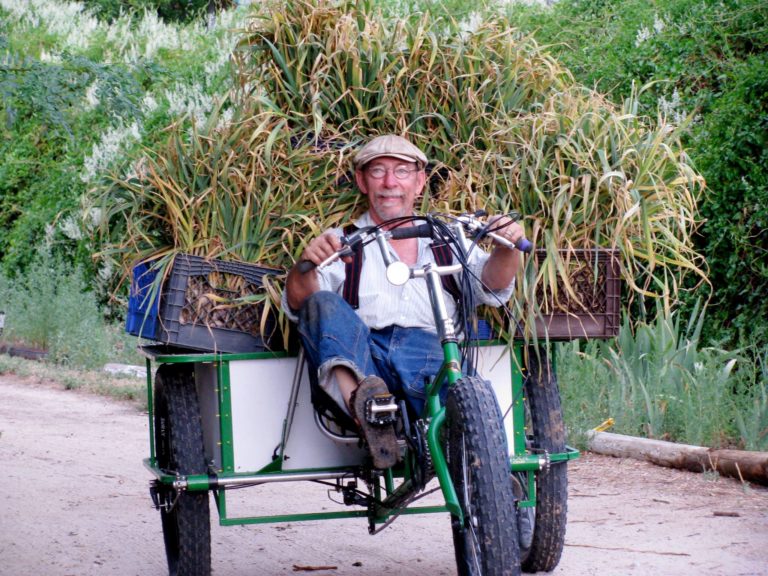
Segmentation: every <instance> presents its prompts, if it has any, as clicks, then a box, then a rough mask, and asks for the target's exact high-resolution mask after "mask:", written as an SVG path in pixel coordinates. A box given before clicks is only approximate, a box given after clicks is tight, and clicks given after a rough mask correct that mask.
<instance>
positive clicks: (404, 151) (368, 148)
mask: <svg viewBox="0 0 768 576" xmlns="http://www.w3.org/2000/svg"><path fill="white" fill-rule="evenodd" d="M382 156H391V157H392V158H399V159H400V160H405V161H406V162H416V163H417V164H418V165H419V168H425V167H426V166H427V156H426V155H425V154H424V152H422V151H421V150H419V149H418V148H417V147H416V146H414V145H413V144H411V143H410V142H408V140H406V139H405V138H403V137H402V136H397V135H396V134H387V135H385V136H377V137H376V138H374V139H373V140H371V141H370V142H368V144H366V145H365V146H363V147H362V148H360V150H359V152H358V153H357V154H356V155H355V158H354V160H353V163H354V165H355V167H356V168H362V167H363V166H365V165H366V164H368V162H370V161H371V160H374V159H376V158H381V157H382Z"/></svg>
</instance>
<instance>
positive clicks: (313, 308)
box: [299, 291, 377, 412]
mask: <svg viewBox="0 0 768 576" xmlns="http://www.w3.org/2000/svg"><path fill="white" fill-rule="evenodd" d="M299 334H300V336H301V340H302V344H303V346H304V351H305V353H306V355H307V359H308V361H309V365H310V367H311V368H313V369H315V370H316V371H317V377H318V384H319V385H320V387H321V388H322V389H323V390H325V392H326V393H327V394H328V395H329V396H330V397H331V398H333V400H334V401H336V402H337V403H338V404H339V405H340V406H341V407H342V409H344V410H345V411H347V412H348V411H349V400H350V397H351V395H352V393H353V392H354V390H355V389H356V388H357V386H358V383H359V382H360V381H361V380H362V379H363V378H364V377H365V376H368V375H372V374H377V372H376V367H375V366H374V364H373V362H372V360H371V352H370V343H369V337H370V331H369V330H368V327H367V326H366V325H365V324H363V322H362V321H361V320H360V318H359V317H358V315H357V314H356V313H355V311H354V310H353V309H352V308H351V307H350V306H349V304H347V303H346V302H345V301H344V299H343V298H341V296H339V295H338V294H335V293H333V292H324V291H321V292H316V293H315V294H313V295H312V296H310V297H309V298H308V299H307V301H306V302H305V303H304V306H303V307H302V309H301V312H300V314H299Z"/></svg>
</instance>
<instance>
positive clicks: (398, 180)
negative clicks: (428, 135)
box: [355, 156, 427, 224]
mask: <svg viewBox="0 0 768 576" xmlns="http://www.w3.org/2000/svg"><path fill="white" fill-rule="evenodd" d="M355 180H356V182H357V186H358V187H359V188H360V191H361V192H362V193H363V194H365V195H366V196H368V203H369V205H370V208H371V215H372V217H373V221H374V222H376V224H381V223H382V222H384V221H385V220H390V219H392V218H399V217H402V216H411V215H412V214H413V208H414V206H415V205H416V198H418V197H419V195H420V194H421V191H422V189H423V188H424V183H425V182H426V180H427V175H426V173H425V172H424V170H422V169H420V168H419V167H418V165H417V164H416V163H415V162H406V161H404V160H400V159H398V158H392V157H388V156H383V157H381V158H376V159H375V160H371V161H370V162H368V164H366V165H365V166H363V168H362V169H359V170H356V171H355Z"/></svg>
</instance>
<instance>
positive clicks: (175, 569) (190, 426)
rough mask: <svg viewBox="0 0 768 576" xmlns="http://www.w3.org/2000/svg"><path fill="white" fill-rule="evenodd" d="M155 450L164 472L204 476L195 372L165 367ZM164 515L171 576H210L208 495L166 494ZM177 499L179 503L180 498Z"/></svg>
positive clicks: (160, 373) (160, 374) (158, 386)
mask: <svg viewBox="0 0 768 576" xmlns="http://www.w3.org/2000/svg"><path fill="white" fill-rule="evenodd" d="M154 408H155V449H156V455H157V462H158V465H159V466H160V468H161V469H162V470H165V471H169V472H171V473H178V474H181V475H190V474H205V473H206V472H207V466H206V462H205V450H204V447H203V430H202V421H201V419H200V405H199V401H198V397H197V391H196V389H195V376H194V367H193V366H191V365H182V364H177V365H173V364H165V365H162V366H160V368H159V369H158V370H157V375H156V377H155V406H154ZM166 490H167V492H166V494H165V498H164V501H165V502H173V501H174V499H175V504H174V506H173V508H172V509H171V510H170V511H169V510H164V509H163V510H161V512H160V515H161V520H162V525H163V538H164V540H165V552H166V556H167V558H168V572H169V574H170V576H210V574H211V532H210V530H211V518H210V509H209V498H208V492H188V491H186V490H185V491H182V492H181V493H177V492H176V491H175V490H173V489H172V488H167V489H166ZM177 496H178V498H177Z"/></svg>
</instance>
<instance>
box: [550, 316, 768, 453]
mask: <svg viewBox="0 0 768 576" xmlns="http://www.w3.org/2000/svg"><path fill="white" fill-rule="evenodd" d="M703 321H704V312H703V311H701V312H700V311H699V310H695V311H694V313H693V314H692V317H691V320H690V321H689V323H688V324H687V325H685V326H684V325H683V324H682V323H681V322H680V318H679V315H677V314H668V313H664V312H663V311H662V310H659V313H658V314H657V317H656V319H655V320H654V321H653V322H651V323H650V324H646V323H638V324H637V325H636V326H635V327H634V328H632V327H631V326H630V325H629V323H628V322H625V323H624V325H623V326H622V328H621V332H620V334H619V336H618V338H617V339H616V341H615V343H613V344H612V345H609V344H608V343H604V342H589V343H587V344H586V345H584V344H582V343H580V342H570V343H567V344H561V345H560V347H559V350H558V356H557V358H558V377H559V381H560V384H561V391H562V394H563V399H564V410H565V416H566V421H567V422H568V425H569V427H570V428H571V429H572V431H575V432H576V435H577V437H578V436H579V435H582V436H583V435H584V434H585V432H586V431H587V430H589V429H591V428H593V427H595V426H597V425H598V424H600V423H601V422H603V421H604V420H606V419H608V418H609V417H612V418H614V420H615V431H617V432H619V433H623V434H629V435H633V436H637V435H640V436H647V437H649V438H661V439H667V440H672V441H677V442H685V443H689V444H697V445H705V446H713V447H721V446H738V447H746V448H748V449H755V447H763V448H764V447H765V446H766V445H768V438H767V436H768V420H767V418H768V404H766V394H768V378H766V376H767V375H768V374H767V373H766V370H765V365H764V362H765V359H763V367H762V370H761V371H755V370H754V364H752V362H751V357H752V354H753V352H750V351H737V352H726V351H724V350H721V349H717V348H709V347H705V348H702V347H700V342H701V340H700V333H701V327H702V324H703ZM763 448H758V449H763Z"/></svg>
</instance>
